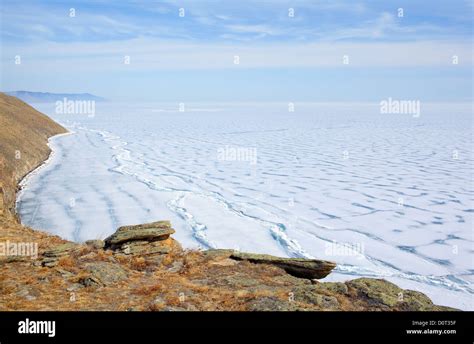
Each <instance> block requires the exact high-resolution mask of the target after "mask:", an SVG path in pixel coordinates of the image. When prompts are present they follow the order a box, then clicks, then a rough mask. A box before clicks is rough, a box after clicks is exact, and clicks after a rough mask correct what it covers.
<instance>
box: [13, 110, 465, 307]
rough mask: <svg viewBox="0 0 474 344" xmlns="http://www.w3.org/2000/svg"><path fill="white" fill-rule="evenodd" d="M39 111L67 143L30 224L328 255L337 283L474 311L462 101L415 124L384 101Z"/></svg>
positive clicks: (23, 202) (37, 190) (76, 234)
mask: <svg viewBox="0 0 474 344" xmlns="http://www.w3.org/2000/svg"><path fill="white" fill-rule="evenodd" d="M36 107H37V108H38V109H39V110H40V111H43V112H45V113H47V114H49V115H50V116H51V117H52V118H53V119H55V120H57V121H59V122H60V123H62V124H64V125H65V126H67V127H68V129H69V130H70V131H72V132H73V133H72V134H71V135H66V136H61V137H57V138H54V139H52V140H51V142H50V145H51V147H52V148H53V150H54V154H53V155H52V157H51V158H50V160H49V161H48V163H47V164H46V165H45V166H43V167H42V168H41V169H39V170H38V171H35V172H33V173H32V174H31V175H30V176H28V178H27V179H26V181H25V182H24V184H25V186H24V189H23V190H22V192H21V193H20V195H19V202H18V210H19V213H20V215H21V219H22V221H23V223H25V224H27V225H30V226H33V227H35V228H40V229H43V230H46V231H49V232H51V233H54V234H58V235H60V236H62V237H64V238H67V239H70V240H75V241H84V240H87V239H95V238H104V237H106V236H107V235H110V234H111V233H113V232H114V231H115V229H116V228H117V227H118V226H121V225H126V224H138V223H144V222H150V221H155V220H163V219H169V220H171V222H172V223H173V226H174V227H175V228H176V230H177V233H176V234H175V238H176V239H177V240H179V241H180V242H181V243H182V244H183V245H184V246H185V247H201V248H210V247H219V248H233V249H240V250H242V251H251V252H262V253H269V254H274V255H280V256H292V257H316V258H321V259H328V260H334V261H336V262H337V263H338V267H337V269H336V271H335V273H333V274H331V275H329V277H328V278H327V279H328V280H344V279H348V278H354V277H356V276H370V277H380V278H386V279H388V280H391V281H393V282H396V283H398V284H399V285H400V286H402V287H404V288H411V289H416V290H420V291H422V292H425V293H426V294H427V295H429V296H430V297H431V298H432V299H433V300H434V301H435V302H436V303H439V304H445V305H451V306H454V307H459V308H462V309H470V310H473V309H474V307H473V286H472V282H473V273H474V267H473V237H472V229H473V227H472V225H473V215H474V206H473V195H474V190H473V183H472V177H473V152H472V143H473V142H472V133H473V131H472V130H473V128H472V118H471V116H472V114H471V108H470V105H469V104H467V105H465V104H423V105H422V112H421V116H420V117H419V118H416V117H413V116H411V115H402V114H380V109H379V106H378V104H375V105H374V104H296V108H295V111H294V112H289V111H288V105H287V104H215V105H213V104H186V107H185V112H179V111H178V108H179V107H178V104H118V103H97V104H96V114H95V116H94V117H92V118H91V117H88V116H87V115H64V114H55V113H54V106H50V105H45V104H41V105H37V106H36ZM223 152H225V154H223ZM236 152H238V154H237V153H236ZM255 153H256V155H255Z"/></svg>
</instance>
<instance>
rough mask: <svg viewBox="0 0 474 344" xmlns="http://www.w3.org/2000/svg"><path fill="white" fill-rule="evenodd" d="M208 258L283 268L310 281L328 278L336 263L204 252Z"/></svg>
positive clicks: (214, 251) (231, 251) (250, 254)
mask: <svg viewBox="0 0 474 344" xmlns="http://www.w3.org/2000/svg"><path fill="white" fill-rule="evenodd" d="M204 254H205V255H206V256H208V257H212V258H224V257H228V258H231V259H234V260H245V261H248V262H251V263H255V264H269V265H274V266H277V267H280V268H282V269H283V270H285V271H286V272H287V273H288V274H290V275H292V276H295V277H300V278H308V279H321V278H324V277H326V276H327V275H328V274H329V273H330V272H331V271H332V270H333V269H334V268H335V267H336V263H334V262H330V261H326V260H318V259H305V258H281V257H275V256H271V255H268V254H254V253H244V252H238V251H234V250H224V249H223V250H208V251H206V252H204Z"/></svg>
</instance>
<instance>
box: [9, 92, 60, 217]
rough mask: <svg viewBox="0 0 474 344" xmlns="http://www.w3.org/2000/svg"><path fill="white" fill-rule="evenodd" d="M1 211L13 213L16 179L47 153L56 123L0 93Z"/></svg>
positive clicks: (58, 127) (54, 132)
mask: <svg viewBox="0 0 474 344" xmlns="http://www.w3.org/2000/svg"><path fill="white" fill-rule="evenodd" d="M0 128H2V130H0V196H2V197H1V199H0V214H2V215H3V216H10V215H13V214H14V211H15V210H14V206H15V194H16V190H17V189H16V188H17V184H18V182H19V181H20V180H21V178H23V177H24V176H25V175H26V174H27V173H28V172H29V171H31V170H33V169H35V168H36V167H37V166H38V165H40V164H41V163H42V162H43V161H44V160H45V159H46V158H47V157H48V155H49V153H50V149H49V147H48V146H47V145H46V143H47V140H48V138H49V137H51V136H53V135H56V134H60V133H65V132H66V129H64V128H63V127H62V126H60V125H59V124H57V123H55V122H54V121H52V120H51V119H50V118H49V117H47V116H45V115H43V114H42V113H40V112H38V111H36V110H35V109H33V108H32V107H31V106H29V105H28V104H26V103H24V102H22V101H21V100H19V99H17V98H15V97H11V96H7V95H5V94H3V93H0Z"/></svg>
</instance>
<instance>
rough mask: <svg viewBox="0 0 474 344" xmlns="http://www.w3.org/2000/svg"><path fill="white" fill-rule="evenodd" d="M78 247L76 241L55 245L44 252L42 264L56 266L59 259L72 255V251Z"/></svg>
mask: <svg viewBox="0 0 474 344" xmlns="http://www.w3.org/2000/svg"><path fill="white" fill-rule="evenodd" d="M76 249H77V244H74V243H65V244H61V245H57V246H54V247H53V248H51V249H49V250H47V251H45V252H44V253H43V260H42V261H41V265H43V266H47V267H53V266H56V265H58V263H59V260H60V259H61V258H63V257H68V256H70V255H71V253H72V252H73V251H75V250H76Z"/></svg>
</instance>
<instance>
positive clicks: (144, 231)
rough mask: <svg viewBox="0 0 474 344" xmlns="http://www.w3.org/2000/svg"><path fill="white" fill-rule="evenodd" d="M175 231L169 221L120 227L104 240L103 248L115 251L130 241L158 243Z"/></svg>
mask: <svg viewBox="0 0 474 344" xmlns="http://www.w3.org/2000/svg"><path fill="white" fill-rule="evenodd" d="M174 232H175V231H174V229H173V228H171V223H170V222H169V221H157V222H152V223H146V224H141V225H135V226H122V227H120V228H119V229H117V231H116V232H115V233H114V234H112V235H111V236H109V237H108V238H106V239H105V240H104V241H105V248H112V249H115V248H117V247H120V246H121V245H122V244H123V243H126V242H131V241H145V242H152V241H159V240H166V239H168V238H169V236H170V235H171V234H173V233H174Z"/></svg>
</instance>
